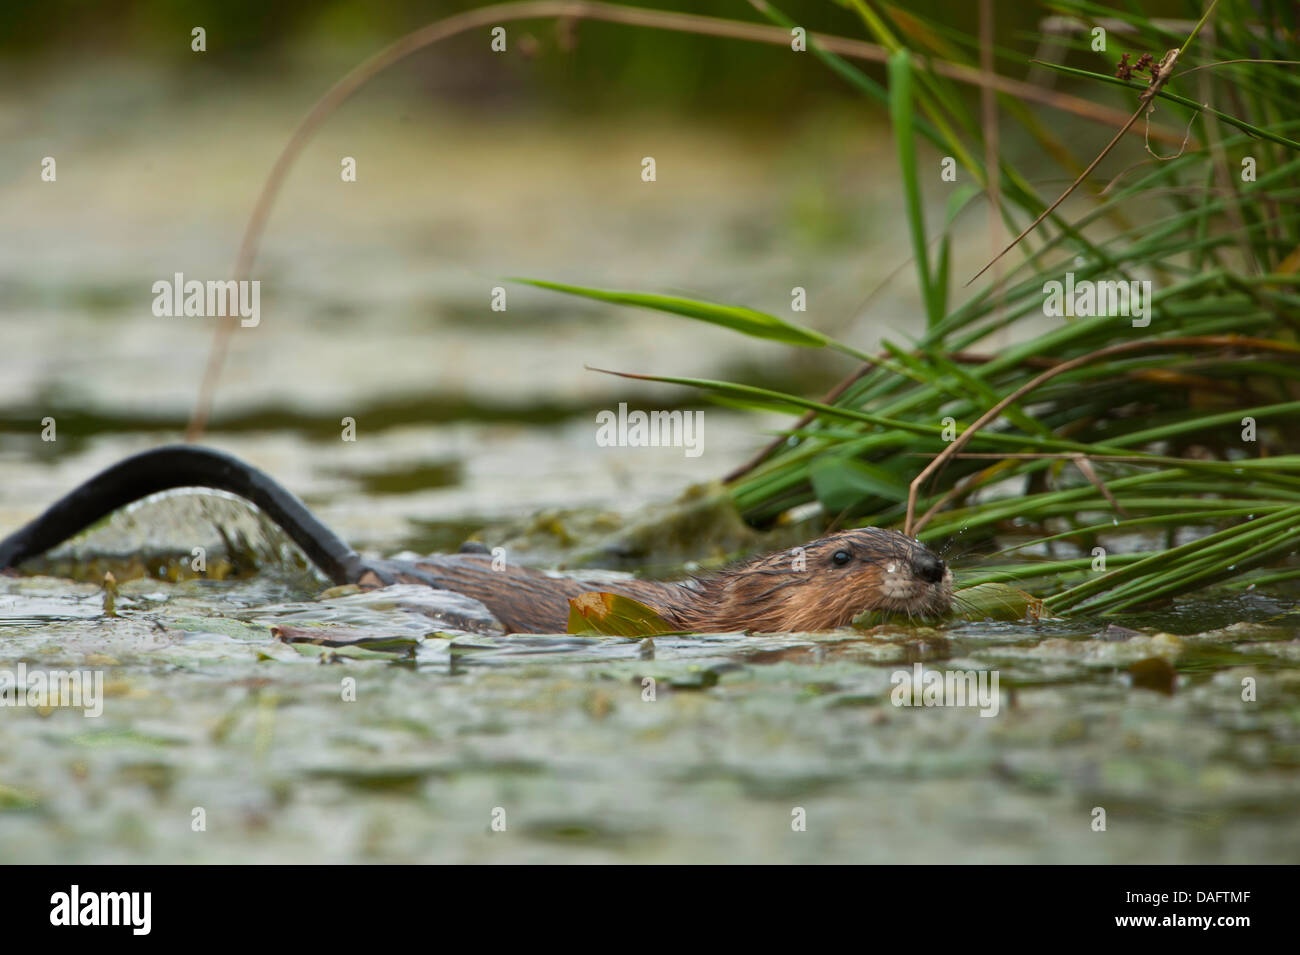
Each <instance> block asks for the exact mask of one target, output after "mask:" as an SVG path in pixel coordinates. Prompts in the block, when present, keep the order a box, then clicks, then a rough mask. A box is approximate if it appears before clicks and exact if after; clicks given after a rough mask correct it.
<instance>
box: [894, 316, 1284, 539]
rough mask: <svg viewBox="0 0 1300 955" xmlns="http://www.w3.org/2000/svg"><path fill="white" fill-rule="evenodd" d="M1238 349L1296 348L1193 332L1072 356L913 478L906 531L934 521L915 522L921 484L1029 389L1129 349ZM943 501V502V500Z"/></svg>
mask: <svg viewBox="0 0 1300 955" xmlns="http://www.w3.org/2000/svg"><path fill="white" fill-rule="evenodd" d="M1171 347H1173V348H1234V347H1258V348H1265V349H1269V350H1273V351H1292V350H1293V346H1291V345H1290V344H1289V343H1285V342H1270V341H1268V340H1267V339H1257V338H1249V337H1247V336H1244V335H1189V336H1182V337H1176V338H1149V339H1144V340H1142V341H1138V342H1123V343H1122V344H1119V345H1108V346H1107V347H1105V348H1099V349H1097V350H1096V351H1094V352H1089V353H1088V354H1086V355H1080V356H1079V357H1078V358H1071V359H1070V360H1069V361H1063V362H1061V363H1060V364H1059V365H1056V366H1055V367H1054V368H1050V369H1048V370H1047V371H1045V372H1043V373H1042V374H1041V375H1039V376H1037V377H1036V378H1033V379H1032V380H1030V381H1027V382H1025V384H1023V385H1021V386H1020V387H1019V388H1017V389H1016V390H1015V391H1013V392H1011V394H1009V395H1007V396H1006V397H1005V398H1003V399H1002V400H1001V401H999V402H998V403H997V404H995V405H994V406H993V407H992V408H990V409H989V410H988V411H986V412H984V414H982V415H980V417H979V419H978V420H977V421H976V422H975V423H974V424H972V425H971V426H970V427H969V428H967V429H966V430H965V431H963V432H962V433H961V434H960V435H959V436H958V437H957V439H956V440H955V441H953V442H952V444H950V445H948V446H947V447H946V448H944V449H943V450H942V451H940V452H939V453H938V454H937V455H935V457H934V460H933V461H931V462H930V463H929V464H927V465H926V466H925V470H923V471H922V472H921V473H920V474H918V475H917V476H916V477H915V478H913V479H912V483H911V484H910V485H909V486H908V489H907V521H906V523H905V524H904V525H903V533H904V534H906V535H907V536H908V537H915V536H916V535H917V534H919V533H920V532H921V529H922V528H923V527H925V525H926V524H928V523H929V522H930V518H931V517H933V516H934V514H935V512H936V509H937V508H931V509H930V510H929V511H927V512H926V513H925V514H924V515H923V516H922V517H921V519H920V520H917V521H915V523H913V518H914V517H915V515H916V497H917V494H918V492H919V491H920V488H921V485H922V484H924V483H925V482H926V481H927V480H929V479H930V477H931V476H932V475H933V474H934V473H935V472H936V471H938V470H939V469H940V468H941V467H943V466H944V465H945V464H947V463H948V462H949V461H950V460H951V459H952V458H953V457H954V456H956V454H957V453H958V452H959V451H961V449H962V448H964V447H965V446H966V445H967V444H968V443H969V442H970V440H971V438H973V437H975V435H976V434H977V433H978V432H979V430H980V429H981V428H983V427H984V426H985V425H987V424H989V423H991V422H992V421H994V420H995V419H996V418H997V417H998V416H999V415H1001V414H1002V412H1003V411H1005V410H1006V408H1007V407H1008V406H1009V405H1011V404H1013V403H1014V402H1016V401H1019V400H1020V399H1021V398H1023V397H1024V396H1025V395H1027V394H1029V392H1031V391H1033V390H1034V389H1036V388H1037V387H1038V386H1039V385H1042V384H1044V383H1046V382H1048V381H1051V380H1052V379H1053V378H1055V377H1056V376H1057V375H1061V374H1064V373H1065V372H1067V371H1072V370H1074V369H1075V368H1081V367H1083V366H1084V365H1087V364H1089V363H1090V362H1094V361H1097V360H1098V359H1101V358H1111V357H1113V356H1115V355H1124V354H1127V353H1129V352H1135V351H1145V350H1148V349H1154V348H1171ZM940 503H942V502H940Z"/></svg>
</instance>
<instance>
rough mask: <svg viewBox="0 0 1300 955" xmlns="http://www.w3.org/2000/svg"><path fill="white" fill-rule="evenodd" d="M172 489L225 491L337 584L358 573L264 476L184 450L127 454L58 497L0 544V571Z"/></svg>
mask: <svg viewBox="0 0 1300 955" xmlns="http://www.w3.org/2000/svg"><path fill="white" fill-rule="evenodd" d="M177 487H206V488H214V489H216V490H219V491H228V492H229V493H231V494H238V495H239V496H240V497H242V498H244V499H245V500H247V501H251V502H252V503H254V504H256V505H257V506H258V507H259V508H261V510H262V511H264V512H265V513H266V514H267V516H269V517H270V518H271V520H273V521H275V523H276V524H278V525H280V527H282V528H283V529H284V531H285V532H286V533H287V534H288V535H289V536H290V537H291V538H293V541H294V543H296V544H297V545H298V546H299V547H301V548H302V549H303V552H304V553H305V554H306V555H307V557H308V558H309V559H310V560H311V562H312V563H314V564H315V565H316V566H317V567H319V568H320V569H321V570H322V571H324V572H325V574H326V575H327V576H329V578H330V579H331V580H333V581H334V582H335V583H336V584H345V583H354V582H355V581H356V578H357V576H358V574H359V573H360V569H359V568H360V563H361V559H360V557H358V556H357V553H356V552H355V551H354V550H352V548H350V547H349V546H348V545H347V544H345V543H343V541H342V540H340V539H339V537H338V536H337V535H336V534H335V533H334V532H333V531H331V530H330V529H329V528H328V527H326V526H325V525H324V524H322V523H321V522H320V521H318V520H317V519H316V518H315V517H313V516H312V514H311V512H310V511H308V510H307V506H306V505H305V504H303V503H302V501H300V500H298V498H296V497H294V496H293V495H292V494H290V493H289V492H288V491H286V490H285V489H284V488H283V487H281V486H280V485H279V484H277V483H276V482H275V480H274V479H272V478H271V477H270V476H269V475H267V474H264V473H263V472H261V471H259V470H258V469H257V468H255V467H252V466H251V465H248V464H245V463H244V462H243V461H240V460H239V459H238V458H233V457H231V456H230V455H228V454H222V453H221V452H220V451H212V450H209V449H207V448H196V447H191V446H189V445H169V446H167V447H162V448H155V449H154V450H152V451H145V452H143V453H142V454H137V455H134V456H132V457H129V458H127V459H126V460H125V461H119V462H118V463H117V464H114V465H113V466H112V467H111V468H108V469H107V470H105V471H101V472H100V473H99V474H96V475H95V476H94V477H93V478H91V479H90V480H89V481H87V482H86V483H84V484H82V485H81V486H80V487H78V488H76V489H75V490H73V491H71V492H70V493H68V494H66V495H64V496H63V497H61V498H60V499H59V500H57V501H55V502H54V503H53V504H52V505H50V507H49V508H48V509H47V510H46V511H45V513H44V514H42V515H41V516H40V517H38V518H36V520H34V521H32V522H31V523H30V524H28V525H27V526H26V527H24V528H22V529H21V530H18V531H15V532H14V533H12V534H10V535H9V536H8V537H6V538H5V539H4V540H3V541H0V570H5V569H6V568H9V567H14V566H17V565H18V564H20V563H22V562H23V561H24V560H27V559H28V558H30V557H35V556H37V555H38V554H43V553H45V551H47V550H49V549H50V548H51V547H54V546H55V545H57V544H61V543H63V542H64V541H65V540H67V539H68V538H69V537H71V536H73V535H74V534H76V533H77V532H79V531H82V530H85V529H86V528H87V527H89V526H90V525H91V524H93V523H95V521H97V520H99V519H100V518H101V517H104V516H106V515H108V514H110V513H112V512H113V511H115V510H117V509H118V508H119V507H122V506H124V505H126V504H130V503H131V502H132V501H138V500H140V498H142V497H148V496H149V495H150V494H156V493H158V492H159V491H166V490H170V489H171V488H177Z"/></svg>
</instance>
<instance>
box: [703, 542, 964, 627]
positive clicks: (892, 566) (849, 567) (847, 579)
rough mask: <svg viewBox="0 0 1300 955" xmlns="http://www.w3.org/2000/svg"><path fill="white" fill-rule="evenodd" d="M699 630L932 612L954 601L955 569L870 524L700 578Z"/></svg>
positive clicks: (832, 623)
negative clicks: (865, 614)
mask: <svg viewBox="0 0 1300 955" xmlns="http://www.w3.org/2000/svg"><path fill="white" fill-rule="evenodd" d="M699 583H700V584H701V585H702V590H703V591H704V592H703V593H702V594H701V596H702V597H706V606H707V609H705V607H702V608H701V609H704V611H705V612H704V613H702V614H700V617H701V619H699V620H695V621H693V622H694V623H696V624H697V625H698V627H699V628H700V629H706V628H707V627H709V626H713V627H716V628H717V629H723V628H724V625H727V626H730V627H739V626H743V627H745V628H747V629H751V630H767V631H779V630H833V629H834V628H836V627H842V626H846V625H847V624H848V623H849V622H850V621H851V620H852V619H853V618H854V617H856V616H857V615H858V614H860V613H862V612H864V611H867V610H880V611H883V612H886V613H898V614H905V615H907V616H908V617H909V618H910V617H933V616H939V615H942V614H944V613H946V612H947V611H948V608H949V607H950V606H951V604H952V571H950V570H949V569H948V568H947V567H946V566H945V565H944V562H943V561H942V560H940V559H939V557H938V555H936V554H935V553H934V552H933V551H931V550H930V549H929V548H928V547H926V546H925V545H924V544H921V543H919V542H917V541H915V540H912V539H911V538H910V537H905V536H903V535H902V534H900V533H898V532H897V531H888V530H881V529H880V528H876V527H867V528H862V529H859V530H852V531H841V532H839V533H837V534H830V535H828V536H826V537H821V538H818V539H817V540H815V541H812V542H811V543H808V544H805V545H803V546H802V547H796V548H793V549H792V550H786V551H778V552H776V553H774V554H768V555H766V556H764V557H759V558H756V559H754V560H752V561H749V562H747V563H745V564H741V565H740V566H738V567H734V568H731V569H729V570H727V571H724V572H723V573H721V574H719V575H718V576H717V577H715V578H712V579H710V580H706V581H700V582H699Z"/></svg>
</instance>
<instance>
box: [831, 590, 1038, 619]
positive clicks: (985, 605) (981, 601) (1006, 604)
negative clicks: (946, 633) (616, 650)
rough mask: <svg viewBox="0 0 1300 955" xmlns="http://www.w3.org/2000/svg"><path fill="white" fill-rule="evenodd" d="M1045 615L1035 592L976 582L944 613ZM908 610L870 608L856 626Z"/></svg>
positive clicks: (959, 593) (919, 616) (953, 615)
mask: <svg viewBox="0 0 1300 955" xmlns="http://www.w3.org/2000/svg"><path fill="white" fill-rule="evenodd" d="M1042 615H1043V602H1042V601H1041V600H1039V599H1038V598H1037V597H1035V596H1034V595H1033V594H1030V593H1026V592H1025V591H1023V590H1021V589H1019V588H1018V587H1012V586H1009V585H1008V584H976V585H975V586H974V587H967V588H966V589H964V590H958V591H956V592H955V593H953V595H952V608H951V609H950V610H949V611H948V612H947V613H946V614H942V615H940V616H941V617H943V618H946V619H949V620H1013V621H1018V620H1037V619H1039V618H1040V617H1041V616H1042ZM908 619H909V618H908V615H907V614H906V613H901V612H899V611H890V612H884V611H881V610H866V611H864V612H862V613H860V614H858V615H857V616H856V617H854V618H853V626H855V627H857V628H858V629H860V630H865V629H870V628H871V627H875V626H879V625H880V624H882V623H900V622H906V621H907V620H908ZM911 619H912V620H913V621H914V622H915V623H918V624H927V623H934V621H935V619H936V617H935V615H925V614H917V615H913V617H912V618H911Z"/></svg>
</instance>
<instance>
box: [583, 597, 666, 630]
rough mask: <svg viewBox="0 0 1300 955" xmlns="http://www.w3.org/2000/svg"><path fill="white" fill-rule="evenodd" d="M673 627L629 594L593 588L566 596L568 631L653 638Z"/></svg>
mask: <svg viewBox="0 0 1300 955" xmlns="http://www.w3.org/2000/svg"><path fill="white" fill-rule="evenodd" d="M676 630H677V628H676V627H674V626H673V625H672V624H670V623H669V622H668V621H667V620H665V619H664V618H663V617H661V616H659V614H657V613H655V612H654V611H653V610H651V609H650V608H649V607H647V606H646V605H645V604H643V603H638V602H637V601H635V600H633V599H632V598H631V597H624V596H621V595H620V594H610V593H604V592H600V591H592V592H591V593H585V594H579V595H578V596H576V597H572V598H570V599H569V626H568V632H569V633H586V634H590V633H599V634H606V635H608V636H613V637H652V636H655V635H656V634H660V633H673V632H675V631H676Z"/></svg>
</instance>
